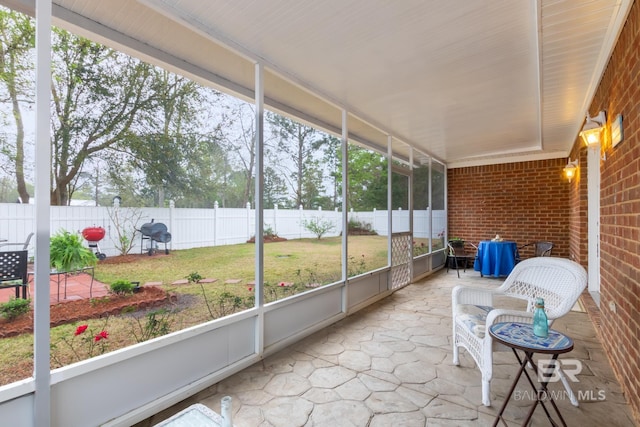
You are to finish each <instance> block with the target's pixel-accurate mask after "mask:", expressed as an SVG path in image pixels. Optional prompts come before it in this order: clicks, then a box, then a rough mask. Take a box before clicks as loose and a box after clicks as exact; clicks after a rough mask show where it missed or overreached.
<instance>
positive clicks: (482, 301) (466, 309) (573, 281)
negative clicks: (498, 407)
mask: <svg viewBox="0 0 640 427" xmlns="http://www.w3.org/2000/svg"><path fill="white" fill-rule="evenodd" d="M586 284H587V273H586V271H585V269H584V268H583V267H582V266H581V265H579V264H577V263H575V262H573V261H570V260H568V259H563V258H553V257H539V258H529V259H526V260H524V261H522V262H520V263H519V264H517V265H516V266H515V268H514V269H513V271H512V272H511V274H509V276H508V277H507V278H506V280H505V281H504V283H503V284H502V285H501V286H500V287H499V288H497V289H493V290H488V289H482V288H477V287H469V286H456V287H455V288H454V289H453V291H452V295H451V297H452V309H453V364H454V365H459V364H460V361H459V355H458V351H459V349H458V348H459V347H463V348H465V349H467V351H468V352H469V354H470V355H471V356H472V357H473V359H474V360H475V362H476V364H477V365H478V368H479V369H480V372H481V373H482V403H483V404H484V405H485V406H490V405H491V393H490V382H491V376H492V373H493V352H494V351H496V350H507V347H505V346H502V345H499V344H497V343H494V342H493V339H492V338H491V335H489V333H487V332H486V331H487V328H489V327H490V326H491V325H493V324H494V323H499V322H531V321H532V318H533V308H534V304H535V299H536V298H537V297H542V298H544V305H545V311H546V313H547V317H548V318H549V323H550V324H551V323H552V322H553V320H555V319H557V318H559V317H561V316H563V315H565V314H566V313H568V312H569V310H571V308H572V307H573V306H574V305H575V303H576V301H577V299H578V297H579V296H580V294H581V293H582V291H583V290H584V288H585V286H586ZM499 295H501V296H506V297H513V298H518V299H521V300H525V301H526V303H527V308H526V311H517V310H512V309H501V308H497V307H495V306H494V296H499ZM523 305H524V304H523ZM558 374H559V377H560V379H561V380H562V383H563V384H564V386H565V388H566V390H567V392H568V394H569V396H570V398H571V403H572V404H573V405H575V406H578V401H577V399H576V397H575V394H574V393H573V391H572V390H571V387H570V386H569V383H568V381H567V380H566V377H565V376H564V374H563V373H562V371H561V370H559V372H558Z"/></svg>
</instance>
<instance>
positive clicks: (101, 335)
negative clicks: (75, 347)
mask: <svg viewBox="0 0 640 427" xmlns="http://www.w3.org/2000/svg"><path fill="white" fill-rule="evenodd" d="M107 338H109V332H107V331H102V332H100V333H99V334H98V335H96V337H95V338H94V340H95V342H98V341H100V340H101V339H105V340H106V339H107Z"/></svg>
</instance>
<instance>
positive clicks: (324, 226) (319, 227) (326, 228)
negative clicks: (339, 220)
mask: <svg viewBox="0 0 640 427" xmlns="http://www.w3.org/2000/svg"><path fill="white" fill-rule="evenodd" d="M302 226H303V227H304V228H305V229H306V230H307V231H309V232H311V233H313V234H315V235H316V237H317V238H318V240H320V239H321V238H322V236H324V235H325V234H327V233H328V232H330V231H332V230H333V229H334V228H336V227H335V225H333V222H331V221H330V220H328V219H320V218H313V219H310V220H306V219H305V220H302Z"/></svg>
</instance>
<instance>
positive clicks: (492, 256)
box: [473, 240, 518, 277]
mask: <svg viewBox="0 0 640 427" xmlns="http://www.w3.org/2000/svg"><path fill="white" fill-rule="evenodd" d="M517 253H518V245H517V244H516V242H513V241H509V240H501V241H495V240H482V241H481V242H480V244H479V245H478V256H477V257H476V260H475V262H474V264H473V269H474V270H476V271H479V272H480V275H482V276H495V277H500V276H508V275H509V273H511V270H513V267H515V265H516V256H517Z"/></svg>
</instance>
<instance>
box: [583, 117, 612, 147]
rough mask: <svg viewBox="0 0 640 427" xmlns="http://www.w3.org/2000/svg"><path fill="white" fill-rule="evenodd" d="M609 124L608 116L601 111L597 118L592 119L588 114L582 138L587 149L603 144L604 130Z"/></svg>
mask: <svg viewBox="0 0 640 427" xmlns="http://www.w3.org/2000/svg"><path fill="white" fill-rule="evenodd" d="M606 122H607V116H606V113H605V112H604V111H600V112H599V113H598V115H597V116H595V117H591V116H589V113H587V121H586V122H585V123H584V126H583V127H582V132H580V136H581V137H582V140H583V141H584V143H585V145H586V146H587V147H591V146H594V145H597V144H600V143H601V142H602V130H603V129H604V125H605V123H606Z"/></svg>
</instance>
